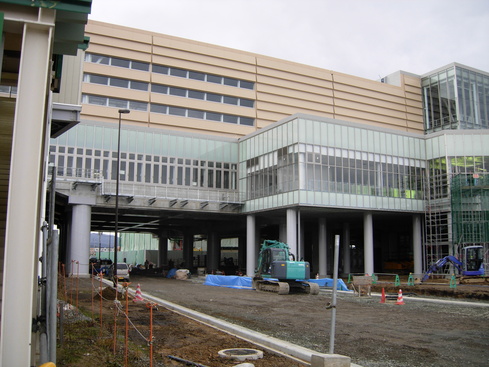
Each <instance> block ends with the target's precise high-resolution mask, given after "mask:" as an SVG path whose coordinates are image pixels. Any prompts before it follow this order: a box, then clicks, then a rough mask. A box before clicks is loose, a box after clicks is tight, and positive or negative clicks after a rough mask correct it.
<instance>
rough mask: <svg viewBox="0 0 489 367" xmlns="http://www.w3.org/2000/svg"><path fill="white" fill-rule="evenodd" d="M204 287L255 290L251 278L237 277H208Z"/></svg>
mask: <svg viewBox="0 0 489 367" xmlns="http://www.w3.org/2000/svg"><path fill="white" fill-rule="evenodd" d="M204 285H213V286H216V287H227V288H240V289H253V288H252V285H251V278H250V277H239V276H235V275H207V276H206V277H205V282H204Z"/></svg>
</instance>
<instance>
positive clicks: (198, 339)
mask: <svg viewBox="0 0 489 367" xmlns="http://www.w3.org/2000/svg"><path fill="white" fill-rule="evenodd" d="M202 282H203V278H191V279H189V280H175V279H166V278H159V277H143V276H133V277H132V279H131V288H133V289H136V286H137V285H138V284H139V285H140V287H141V291H142V296H143V297H144V295H145V294H151V295H154V296H156V297H159V298H161V299H164V300H166V301H170V302H173V303H176V304H179V305H182V306H185V307H187V308H190V309H194V310H197V311H200V312H203V313H206V314H208V315H211V316H214V317H218V318H221V319H224V320H226V321H229V322H232V323H235V324H238V325H241V326H244V327H247V328H249V329H252V330H256V331H259V332H261V333H264V334H267V335H270V336H273V337H276V338H279V339H282V340H286V341H288V342H292V343H295V344H298V345H301V346H304V347H306V348H310V349H313V350H316V351H318V352H320V353H327V352H328V351H329V342H330V329H331V315H332V312H331V310H328V309H326V305H327V303H328V302H330V301H331V297H332V293H331V292H330V291H326V290H322V291H321V292H320V294H319V295H317V296H310V295H303V294H289V295H285V296H278V295H275V294H270V293H260V292H256V291H252V290H239V289H232V288H222V287H212V286H206V285H203V284H202ZM80 284H84V285H83V286H82V285H80V288H79V289H80V290H79V292H78V293H79V294H80V295H79V300H78V302H79V306H80V307H83V308H85V309H88V310H90V309H95V311H92V313H94V314H95V315H94V318H95V319H96V320H98V319H99V316H98V313H99V310H98V308H99V304H100V302H99V301H96V302H95V306H92V297H91V296H90V294H89V292H88V291H87V288H90V287H91V286H90V280H83V281H82V280H81V281H80ZM87 285H88V287H87ZM382 287H383V288H384V289H385V291H386V292H387V298H388V300H387V302H386V303H380V302H379V301H380V298H379V297H375V296H371V297H368V296H362V297H355V296H353V294H351V293H349V294H346V293H341V292H340V293H339V294H338V298H337V308H336V334H335V348H334V352H335V353H338V354H342V355H346V356H349V357H351V359H352V362H354V363H357V364H359V365H361V366H364V367H377V366H389V367H397V366H399V367H400V366H412V367H417V366H419V367H424V366H430V367H431V366H432V367H437V366H440V367H441V366H443V367H446V366H465V367H470V366H485V365H488V361H489V348H488V346H489V307H474V306H469V305H468V304H467V305H464V304H462V305H460V304H455V305H454V304H447V303H434V302H424V301H416V300H415V298H421V297H423V298H431V299H443V300H447V299H456V300H458V301H472V302H478V303H484V304H487V305H488V306H489V286H474V285H458V286H457V287H456V288H449V286H448V284H433V285H427V284H423V285H417V286H407V285H405V284H404V285H403V284H401V286H400V287H402V291H403V300H404V305H397V304H395V303H396V299H397V292H398V289H399V286H398V287H395V286H393V285H390V284H387V283H386V284H383V283H379V284H378V285H377V286H376V289H374V291H375V290H379V291H380V289H381V288H382ZM82 289H85V294H83V292H82ZM110 291H112V292H113V290H111V289H106V290H105V291H104V292H110ZM431 294H435V295H436V297H434V296H432V295H431ZM104 298H105V295H104ZM106 298H107V299H108V300H110V299H112V301H105V300H104V301H103V302H102V304H103V305H104V309H105V308H107V311H104V312H105V313H104V315H103V319H104V320H107V324H108V326H107V328H108V329H109V331H108V334H109V336H110V334H111V330H112V329H113V326H110V324H111V323H112V324H113V320H114V301H113V300H114V296H113V294H112V295H111V294H107V297H106ZM122 307H124V302H122ZM85 313H86V312H85ZM129 314H130V319H131V322H133V323H135V324H137V325H140V329H141V330H143V331H144V333H145V334H144V333H143V334H144V335H148V333H149V328H148V324H149V310H148V309H147V308H146V306H145V305H144V304H136V303H135V302H131V308H130V311H129ZM96 323H98V321H96ZM118 323H119V324H120V325H119V326H118V328H119V330H120V333H119V336H118V338H119V339H120V338H122V341H121V342H119V343H118V344H119V346H118V347H119V348H122V347H123V345H121V344H123V343H124V341H123V340H124V331H123V326H124V319H123V318H122V317H120V320H119V321H118ZM153 323H154V331H153V332H154V341H153V349H154V359H155V361H156V362H155V364H154V365H155V366H183V365H185V364H183V363H180V362H176V361H174V360H171V359H169V358H168V355H173V356H177V357H179V358H183V359H186V360H189V361H193V362H197V363H199V364H201V365H204V366H209V367H211V366H212V367H221V366H234V365H236V364H238V363H239V362H236V361H228V360H225V359H222V358H219V357H217V352H218V351H219V350H221V349H227V348H238V347H240V348H254V349H261V348H258V347H256V346H253V345H250V344H249V343H246V342H243V341H241V340H239V339H236V338H234V337H231V336H229V335H227V334H224V333H222V332H218V331H216V330H214V329H212V328H209V327H206V326H203V325H201V324H198V323H196V322H194V321H192V320H189V319H186V318H184V317H182V316H180V315H176V314H174V313H171V312H170V311H168V310H165V309H164V308H161V307H160V308H159V309H158V310H154V311H153ZM139 333H140V332H138V331H135V330H133V331H131V332H130V336H131V346H130V347H129V350H131V357H130V358H132V363H130V364H129V365H130V366H138V365H139V364H138V363H139V362H137V360H138V358H139V360H141V361H143V360H144V358H143V357H142V355H143V354H144V353H146V352H147V350H148V348H149V347H148V343H147V342H146V341H145V340H144V338H142V337H141V336H140V335H138V334H139ZM112 334H113V333H112ZM76 335H77V332H76V331H75V332H74V336H72V339H75V340H76ZM109 336H107V337H106V339H110V338H109ZM101 338H102V337H101V336H100V335H99V336H94V337H93V339H94V340H92V344H96V345H99V344H101V343H100V342H98V341H97V339H98V340H100V339H101ZM138 339H141V340H140V341H138ZM106 344H111V343H110V342H108V341H107V342H106ZM261 350H262V349H261ZM86 353H88V354H90V353H89V352H86ZM117 353H118V354H121V353H122V354H123V352H121V351H120V349H118V352H117ZM94 354H96V353H94ZM264 355H265V357H264V358H263V359H261V360H256V361H251V362H252V363H253V364H254V365H255V366H257V367H259V366H264V367H278V366H298V367H299V366H301V367H302V366H303V365H301V364H300V363H297V362H294V361H291V360H289V359H286V358H284V357H280V356H278V355H274V354H273V353H268V352H267V351H265V353H264ZM90 357H94V355H91V356H90V355H89V356H85V359H84V360H83V363H84V364H83V363H82V364H68V363H66V364H58V365H60V366H72V367H78V366H82V365H83V366H86V365H88V363H93V360H91V359H90ZM87 358H88V359H87ZM98 358H99V359H100V357H98ZM105 358H107V360H111V358H110V357H105ZM111 363H112V362H111ZM141 363H142V364H140V365H145V366H148V363H147V360H146V362H144V361H143V362H141ZM144 363H146V364H144ZM106 365H107V366H111V365H113V366H119V365H121V366H122V365H124V364H120V363H119V364H108V363H106Z"/></svg>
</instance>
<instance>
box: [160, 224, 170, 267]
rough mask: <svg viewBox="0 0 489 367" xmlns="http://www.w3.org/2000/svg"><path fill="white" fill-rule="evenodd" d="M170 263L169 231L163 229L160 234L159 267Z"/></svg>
mask: <svg viewBox="0 0 489 367" xmlns="http://www.w3.org/2000/svg"><path fill="white" fill-rule="evenodd" d="M167 264H168V233H167V231H161V232H160V233H159V234H158V267H162V266H164V265H167Z"/></svg>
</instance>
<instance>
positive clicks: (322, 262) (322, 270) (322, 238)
mask: <svg viewBox="0 0 489 367" xmlns="http://www.w3.org/2000/svg"><path fill="white" fill-rule="evenodd" d="M326 232H327V228H326V218H319V241H318V242H319V276H320V277H325V276H326V275H327V274H328V251H327V240H326ZM311 276H312V274H311Z"/></svg>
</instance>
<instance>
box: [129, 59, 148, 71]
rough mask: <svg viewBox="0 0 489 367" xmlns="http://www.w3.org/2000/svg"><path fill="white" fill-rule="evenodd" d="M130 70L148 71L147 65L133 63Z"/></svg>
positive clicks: (137, 62)
mask: <svg viewBox="0 0 489 367" xmlns="http://www.w3.org/2000/svg"><path fill="white" fill-rule="evenodd" d="M131 68H132V69H136V70H143V71H149V64H148V63H145V62H139V61H133V62H132V65H131Z"/></svg>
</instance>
